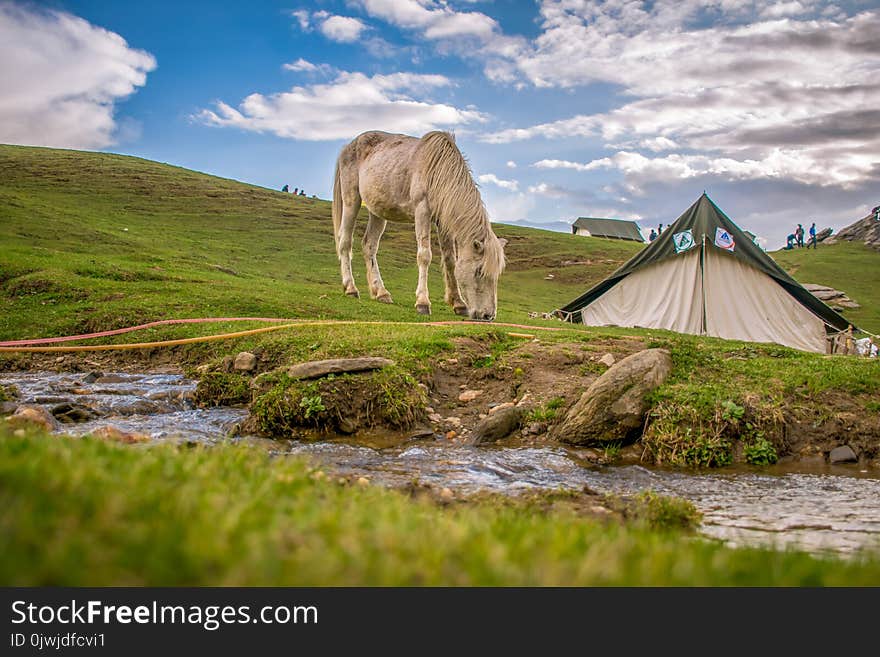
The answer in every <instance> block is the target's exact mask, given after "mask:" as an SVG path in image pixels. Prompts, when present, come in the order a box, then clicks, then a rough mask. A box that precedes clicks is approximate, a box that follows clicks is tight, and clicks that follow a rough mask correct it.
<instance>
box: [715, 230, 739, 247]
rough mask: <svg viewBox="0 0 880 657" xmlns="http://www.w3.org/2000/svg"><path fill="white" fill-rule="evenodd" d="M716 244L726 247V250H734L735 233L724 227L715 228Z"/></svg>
mask: <svg viewBox="0 0 880 657" xmlns="http://www.w3.org/2000/svg"><path fill="white" fill-rule="evenodd" d="M715 246H717V247H719V248H721V249H724V250H725V251H733V248H734V246H735V244H734V242H733V235H731V234H730V233H728V232H727V231H726V230H724V229H723V228H716V229H715Z"/></svg>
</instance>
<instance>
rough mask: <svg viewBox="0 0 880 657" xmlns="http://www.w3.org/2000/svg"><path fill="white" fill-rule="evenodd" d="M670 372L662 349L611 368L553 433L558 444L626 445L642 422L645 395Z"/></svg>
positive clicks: (642, 354)
mask: <svg viewBox="0 0 880 657" xmlns="http://www.w3.org/2000/svg"><path fill="white" fill-rule="evenodd" d="M671 371H672V359H671V358H670V356H669V352H668V351H666V350H664V349H645V350H644V351H640V352H638V353H635V354H632V355H631V356H627V357H626V358H624V359H623V360H621V361H620V362H618V363H616V364H614V365H612V366H611V367H610V368H609V369H608V371H606V372H605V373H604V374H602V376H600V377H599V378H598V379H596V380H595V381H594V382H593V384H592V385H591V386H590V387H589V388H588V389H587V391H586V392H585V393H584V394H583V395H582V396H581V398H580V399H579V400H578V401H577V402H576V403H575V404H574V406H572V407H571V409H570V410H569V411H568V413H567V414H566V416H565V419H564V420H563V422H562V423H561V424H560V425H558V427H557V429H556V430H554V432H553V433H554V435H555V437H557V438H558V439H559V440H561V441H563V442H566V443H572V444H576V445H588V444H603V443H608V442H619V441H625V440H628V439H631V438H632V434H634V433H636V432H638V431H639V430H640V429H641V427H642V425H643V422H644V419H645V413H647V411H648V403H647V401H646V400H645V398H646V396H647V395H648V393H650V392H651V391H652V390H654V389H655V388H656V387H657V386H659V385H661V384H662V383H663V382H664V381H665V380H666V378H667V377H668V376H669V373H670V372H671Z"/></svg>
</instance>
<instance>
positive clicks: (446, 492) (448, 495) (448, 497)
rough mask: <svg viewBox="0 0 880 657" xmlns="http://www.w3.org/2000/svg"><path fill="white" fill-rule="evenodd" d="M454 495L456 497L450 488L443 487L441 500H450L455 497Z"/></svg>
mask: <svg viewBox="0 0 880 657" xmlns="http://www.w3.org/2000/svg"><path fill="white" fill-rule="evenodd" d="M454 497H455V494H454V493H453V492H452V491H451V490H450V489H448V488H443V489H442V490H441V491H440V499H441V500H447V501H448V500H451V499H452V498H454Z"/></svg>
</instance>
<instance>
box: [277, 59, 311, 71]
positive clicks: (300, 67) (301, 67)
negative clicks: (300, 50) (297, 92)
mask: <svg viewBox="0 0 880 657" xmlns="http://www.w3.org/2000/svg"><path fill="white" fill-rule="evenodd" d="M283 68H284V69H285V70H287V71H309V72H312V71H317V70H318V67H317V66H315V65H314V64H312V63H311V62H310V61H308V60H306V59H303V58H302V57H300V58H299V59H297V60H296V61H295V62H290V63H289V64H285V65H284V66H283Z"/></svg>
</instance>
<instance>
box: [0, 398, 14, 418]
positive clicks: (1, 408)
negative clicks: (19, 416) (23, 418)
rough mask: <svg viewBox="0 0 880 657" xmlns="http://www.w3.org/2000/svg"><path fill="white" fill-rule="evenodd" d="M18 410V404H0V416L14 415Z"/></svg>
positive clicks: (7, 402) (8, 402) (6, 402)
mask: <svg viewBox="0 0 880 657" xmlns="http://www.w3.org/2000/svg"><path fill="white" fill-rule="evenodd" d="M16 408H18V404H16V403H15V402H11V401H5V402H0V415H12V414H13V413H15V409H16Z"/></svg>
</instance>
